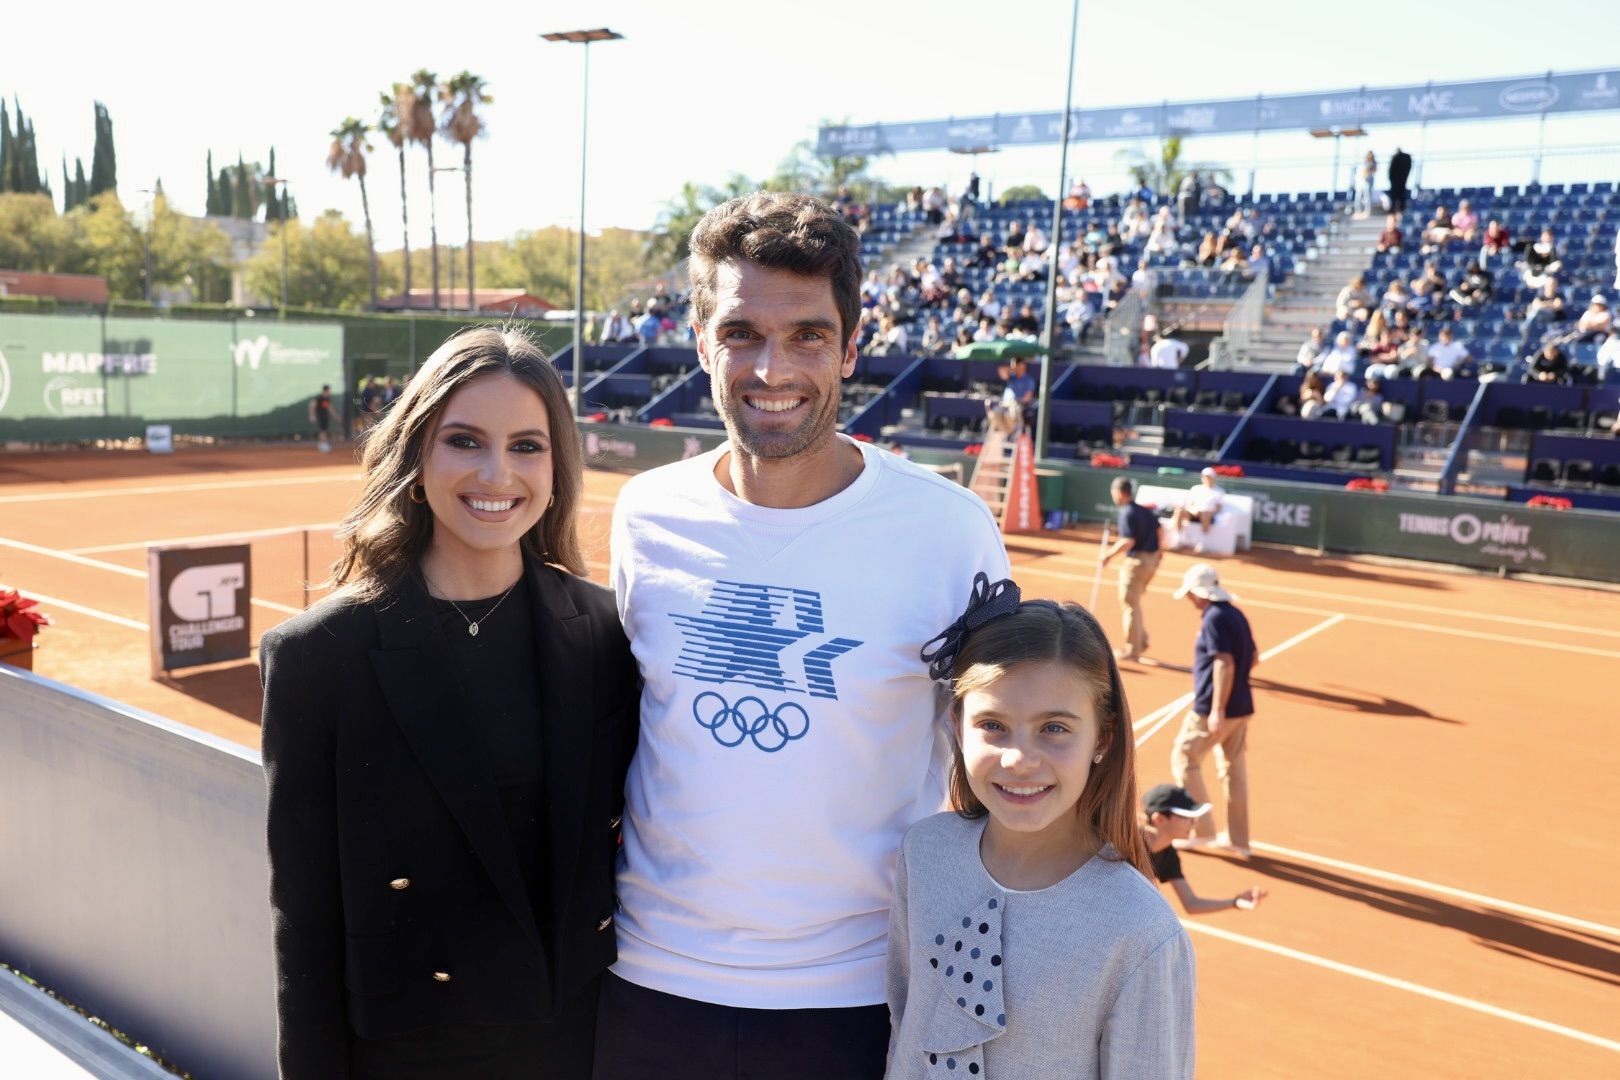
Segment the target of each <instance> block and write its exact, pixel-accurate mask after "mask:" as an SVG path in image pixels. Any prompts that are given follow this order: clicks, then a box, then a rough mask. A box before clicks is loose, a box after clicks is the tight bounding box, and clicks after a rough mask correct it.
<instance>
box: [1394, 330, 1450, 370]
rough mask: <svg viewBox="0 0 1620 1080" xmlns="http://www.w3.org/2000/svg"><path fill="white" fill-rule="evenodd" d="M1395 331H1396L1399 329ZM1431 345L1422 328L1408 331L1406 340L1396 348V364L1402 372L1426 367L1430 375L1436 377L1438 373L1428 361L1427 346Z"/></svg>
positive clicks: (1431, 362) (1432, 363)
mask: <svg viewBox="0 0 1620 1080" xmlns="http://www.w3.org/2000/svg"><path fill="white" fill-rule="evenodd" d="M1395 329H1396V330H1398V329H1399V328H1398V327H1397V328H1395ZM1393 332H1394V331H1393V330H1392V333H1393ZM1431 344H1432V342H1430V341H1429V336H1428V334H1426V333H1425V332H1424V331H1423V329H1422V327H1417V328H1414V329H1408V331H1407V334H1406V340H1405V341H1402V342H1401V343H1400V344H1399V345H1398V346H1397V347H1396V351H1395V359H1396V362H1397V363H1399V364H1400V366H1401V369H1402V370H1403V371H1411V370H1412V369H1413V368H1415V367H1427V368H1428V369H1429V371H1430V373H1431V374H1433V375H1436V376H1438V375H1439V374H1440V373H1439V372H1438V371H1435V370H1434V361H1432V360H1430V359H1429V346H1430V345H1431Z"/></svg>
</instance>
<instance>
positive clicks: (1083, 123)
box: [816, 68, 1620, 157]
mask: <svg viewBox="0 0 1620 1080" xmlns="http://www.w3.org/2000/svg"><path fill="white" fill-rule="evenodd" d="M1602 109H1620V68H1612V69H1609V70H1604V71H1581V72H1564V73H1558V72H1546V73H1543V74H1539V75H1525V76H1522V77H1519V78H1510V79H1485V80H1475V81H1471V82H1450V83H1423V84H1420V85H1411V86H1385V87H1365V86H1364V87H1359V88H1357V89H1353V90H1329V91H1323V92H1319V93H1311V94H1287V95H1283V96H1278V97H1268V96H1266V95H1264V94H1261V95H1257V96H1255V97H1252V98H1228V99H1225V100H1219V101H1190V102H1168V101H1167V102H1161V103H1159V104H1157V105H1130V106H1124V107H1116V108H1104V109H1076V110H1074V112H1073V113H1071V114H1070V124H1071V126H1070V131H1069V138H1070V139H1071V140H1077V141H1091V140H1105V139H1138V138H1160V137H1163V136H1168V135H1216V134H1234V133H1243V132H1251V131H1285V130H1291V129H1292V130H1301V131H1305V130H1310V129H1311V128H1328V127H1346V126H1349V125H1351V124H1416V123H1421V122H1424V121H1435V122H1440V121H1448V120H1488V119H1501V118H1503V117H1511V116H1537V115H1541V114H1543V113H1546V114H1561V113H1573V112H1592V111H1597V110H1602ZM1062 140H1063V113H1062V112H1061V111H1059V110H1054V111H1050V112H1034V113H1001V114H997V115H993V116H969V117H958V118H953V119H950V120H920V121H913V122H906V123H899V124H860V125H846V126H841V127H824V128H822V129H821V130H820V132H819V135H818V138H817V140H816V153H818V154H820V155H821V156H823V157H832V156H835V155H841V154H876V153H891V154H893V153H900V152H901V151H905V150H972V149H979V148H985V149H988V148H993V147H1002V146H1019V145H1036V144H1042V143H1056V142H1061V141H1062Z"/></svg>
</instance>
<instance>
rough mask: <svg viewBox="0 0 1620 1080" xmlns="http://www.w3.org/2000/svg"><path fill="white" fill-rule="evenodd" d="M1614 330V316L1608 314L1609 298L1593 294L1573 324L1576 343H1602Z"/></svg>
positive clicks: (1600, 294)
mask: <svg viewBox="0 0 1620 1080" xmlns="http://www.w3.org/2000/svg"><path fill="white" fill-rule="evenodd" d="M1612 329H1614V316H1612V315H1610V314H1609V298H1608V297H1606V296H1604V295H1603V294H1602V293H1595V294H1593V296H1592V300H1591V302H1590V303H1589V304H1588V305H1587V308H1586V310H1585V311H1583V312H1581V317H1580V318H1579V319H1577V320H1576V322H1575V340H1576V341H1602V340H1603V339H1604V338H1606V337H1608V336H1609V331H1610V330H1612Z"/></svg>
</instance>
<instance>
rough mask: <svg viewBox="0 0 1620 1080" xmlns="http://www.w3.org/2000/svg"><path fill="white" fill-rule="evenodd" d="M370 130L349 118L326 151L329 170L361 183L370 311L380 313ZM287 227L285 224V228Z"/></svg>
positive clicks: (341, 125) (339, 127) (334, 130)
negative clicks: (369, 159) (369, 179)
mask: <svg viewBox="0 0 1620 1080" xmlns="http://www.w3.org/2000/svg"><path fill="white" fill-rule="evenodd" d="M370 130H371V129H370V128H368V127H367V126H366V124H365V122H364V121H361V120H356V119H355V118H354V117H352V116H350V117H347V118H345V119H344V121H343V123H341V124H339V125H338V126H337V127H336V128H335V129H333V131H332V146H331V148H330V149H328V150H327V151H326V167H327V168H328V169H330V170H332V171H333V172H335V173H342V174H343V179H345V180H347V179H349V178H350V177H351V176H352V177H354V178H355V179H356V180H358V181H360V208H361V209H362V210H364V211H365V215H366V251H367V253H368V254H369V255H370V256H371V310H373V311H376V310H377V243H376V240H375V239H374V238H373V236H372V233H371V200H370V199H369V198H368V197H367V196H366V154H368V153H369V152H370V151H371V144H370V143H369V142H367V141H366V135H367V133H368V132H369V131H370ZM283 228H285V225H283Z"/></svg>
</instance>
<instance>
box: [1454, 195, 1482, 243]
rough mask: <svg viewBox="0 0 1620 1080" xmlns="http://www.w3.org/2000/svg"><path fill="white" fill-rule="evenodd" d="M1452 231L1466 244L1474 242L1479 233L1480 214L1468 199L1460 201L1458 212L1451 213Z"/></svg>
mask: <svg viewBox="0 0 1620 1080" xmlns="http://www.w3.org/2000/svg"><path fill="white" fill-rule="evenodd" d="M1451 232H1452V235H1453V236H1454V237H1457V238H1460V239H1461V240H1462V242H1463V243H1465V244H1472V243H1473V242H1474V240H1475V238H1476V237H1478V235H1479V215H1478V214H1476V213H1474V205H1473V203H1471V202H1469V201H1468V200H1467V199H1463V200H1462V201H1461V202H1459V203H1458V204H1457V212H1456V213H1455V214H1452V215H1451Z"/></svg>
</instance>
